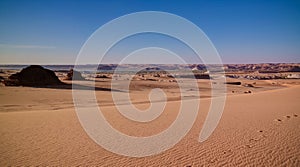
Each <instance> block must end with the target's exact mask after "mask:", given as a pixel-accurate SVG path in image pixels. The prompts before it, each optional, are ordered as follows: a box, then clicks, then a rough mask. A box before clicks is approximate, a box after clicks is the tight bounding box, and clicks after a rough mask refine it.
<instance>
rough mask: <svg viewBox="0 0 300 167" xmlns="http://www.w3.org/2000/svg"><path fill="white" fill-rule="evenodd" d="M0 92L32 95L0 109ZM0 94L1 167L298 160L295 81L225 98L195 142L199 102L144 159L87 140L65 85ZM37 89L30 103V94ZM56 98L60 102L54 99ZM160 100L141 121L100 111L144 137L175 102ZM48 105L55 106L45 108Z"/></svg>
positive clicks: (163, 122) (171, 115)
mask: <svg viewBox="0 0 300 167" xmlns="http://www.w3.org/2000/svg"><path fill="white" fill-rule="evenodd" d="M22 89H24V90H22ZM5 91H7V92H15V93H14V95H16V94H18V91H19V94H18V96H15V98H16V101H18V98H22V92H23V93H24V95H23V96H25V94H26V91H30V92H32V93H31V96H27V98H23V99H19V101H23V105H22V103H21V104H20V103H16V104H10V105H12V106H5V105H8V103H7V102H5V98H7V94H8V93H5ZM34 92H36V94H35V93H34ZM0 93H1V96H0V97H1V100H4V101H2V102H1V106H0V107H1V111H5V110H3V109H5V108H6V109H7V108H10V107H11V108H10V109H8V110H7V112H1V113H0V125H1V129H0V134H1V138H0V142H1V145H0V165H1V166H10V165H12V166H23V165H24V166H36V165H40V166H75V165H83V166H201V165H205V166H224V165H225V166H246V165H251V166H261V165H264V166H299V165H300V158H299V157H300V151H299V150H300V144H299V141H300V130H299V129H300V126H299V125H300V110H299V108H300V104H299V100H300V86H288V87H286V88H282V89H276V90H268V91H262V92H256V93H254V94H238V95H233V96H228V98H227V102H226V106H225V111H224V113H223V117H222V119H221V121H220V123H219V125H218V127H217V128H216V130H215V131H214V133H213V134H212V136H210V137H209V139H208V140H206V141H205V142H203V143H199V142H198V137H199V132H200V130H201V127H202V125H203V122H204V119H205V117H206V113H207V111H208V108H209V103H210V99H209V98H207V99H201V108H200V112H199V114H198V118H197V120H196V123H195V124H194V126H193V128H192V129H191V131H190V132H189V133H188V135H187V136H185V137H184V138H183V140H181V141H180V142H179V143H178V144H176V145H175V146H174V147H173V148H171V149H170V150H167V151H165V152H163V153H161V154H159V155H154V156H149V157H144V158H131V157H125V156H120V155H116V154H114V153H111V152H109V151H106V150H105V149H103V148H101V147H100V146H98V145H97V144H96V143H94V142H93V141H92V140H91V139H90V138H89V137H88V136H87V134H86V133H85V131H84V130H83V129H82V128H81V125H80V123H79V121H78V119H77V117H76V114H75V111H74V108H73V107H72V101H71V99H70V97H71V94H70V91H69V90H58V91H57V92H56V91H48V92H47V91H45V89H40V88H10V87H5V88H4V87H2V88H1V92H0ZM41 93H43V95H42V96H39V97H41V99H39V100H38V98H37V97H38V96H37V94H41ZM27 94H28V92H27ZM62 94H64V96H62ZM14 95H13V94H12V95H11V96H14ZM58 97H59V98H61V100H59V101H57V100H56V98H58ZM8 99H9V98H8ZM51 99H53V101H51ZM43 100H47V101H43ZM41 104H43V105H41ZM44 104H49V106H47V105H44ZM168 104H170V105H168V106H167V107H166V110H165V112H164V113H163V114H162V115H161V116H160V117H159V118H158V119H157V120H155V121H153V122H151V123H149V124H138V123H136V122H133V121H130V120H127V119H125V118H123V117H122V116H121V114H120V113H118V112H117V111H116V109H115V108H114V107H109V106H108V107H102V108H103V110H104V111H103V113H104V115H105V116H106V117H107V119H108V120H109V122H110V123H112V126H114V127H115V128H116V129H118V130H120V131H122V132H124V133H127V134H129V135H135V136H147V135H153V134H156V133H159V132H160V131H162V130H163V129H165V128H167V127H168V126H169V125H170V124H171V123H172V121H173V120H174V119H175V117H176V115H177V113H178V111H177V110H178V108H177V107H178V106H179V102H177V101H173V102H172V101H171V102H168ZM18 105H19V106H18ZM24 105H27V108H24V107H23V106H24ZM28 105H32V106H31V107H30V106H28ZM34 105H36V106H34ZM143 105H146V104H137V107H141V108H144V107H145V106H143ZM37 106H40V107H37ZM41 106H42V107H41ZM53 106H56V107H57V106H59V107H58V108H56V110H52V109H51V108H52V107H53ZM22 107H23V108H22ZM35 107H37V108H35ZM32 108H33V109H32ZM15 109H17V110H15ZM13 110H15V111H14V112H12V111H13ZM144 128H147V131H145V129H144Z"/></svg>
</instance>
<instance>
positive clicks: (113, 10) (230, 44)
mask: <svg viewBox="0 0 300 167" xmlns="http://www.w3.org/2000/svg"><path fill="white" fill-rule="evenodd" d="M148 10H151V11H164V12H169V13H173V14H176V15H179V16H181V17H184V18H186V19H188V20H190V21H191V22H193V23H195V24H196V25H197V26H199V27H200V28H201V29H202V30H203V31H204V32H205V33H206V34H207V36H208V37H209V38H210V40H211V41H212V42H213V44H214V45H215V47H216V48H217V50H218V52H219V54H220V56H221V58H222V60H223V62H224V63H263V62H295V63H300V1H296V0H282V1H276V0H249V1H247V0H237V1H230V0H229V1H223V0H218V1H213V0H205V1H200V0H195V1H184V0H182V1H176V0H173V1H167V0H160V1H158V0H149V1H145V0H124V1H104V0H103V1H99V2H94V1H90V2H89V1H71V0H69V1H60V0H57V1H56V0H49V1H47V0H31V1H25V0H24V1H22V0H1V1H0V63H1V64H73V63H74V61H75V59H76V56H77V54H78V52H79V50H80V48H81V46H82V45H83V44H84V42H85V41H86V40H87V39H88V38H89V36H90V35H91V34H92V33H93V32H94V31H95V30H97V29H98V28H99V27H100V26H101V25H103V24H105V23H106V22H108V21H110V20H112V19H115V18H117V17H120V16H122V15H125V14H129V13H132V12H138V11H148ZM157 40H158V41H160V43H161V46H164V45H166V43H168V45H174V46H177V45H178V43H176V42H169V41H168V39H167V38H166V37H157V36H155V35H153V36H152V37H150V36H147V35H146V36H144V38H141V37H139V36H137V37H136V38H132V39H128V41H127V42H124V44H123V45H124V46H125V47H124V46H123V48H130V47H132V46H135V45H137V44H140V43H141V41H144V42H142V46H145V47H146V46H148V45H149V47H151V46H152V44H153V43H155V42H153V41H157ZM145 41H148V42H145ZM149 41H150V42H149ZM151 41H152V43H151ZM164 41H165V42H164ZM147 44H148V45H147ZM174 46H173V47H174ZM116 48H118V46H116ZM119 48H122V47H119ZM171 48H172V47H171ZM175 48H177V49H178V48H181V47H175ZM183 49H184V48H183ZM120 50H122V49H120ZM120 50H119V51H114V52H113V53H111V54H109V58H107V60H108V62H109V61H111V62H113V61H114V56H117V54H121V53H123V52H122V51H120ZM183 54H188V52H184V53H183ZM90 63H93V62H90Z"/></svg>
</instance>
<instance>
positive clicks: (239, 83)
mask: <svg viewBox="0 0 300 167" xmlns="http://www.w3.org/2000/svg"><path fill="white" fill-rule="evenodd" d="M225 84H229V85H241V84H242V83H241V82H225Z"/></svg>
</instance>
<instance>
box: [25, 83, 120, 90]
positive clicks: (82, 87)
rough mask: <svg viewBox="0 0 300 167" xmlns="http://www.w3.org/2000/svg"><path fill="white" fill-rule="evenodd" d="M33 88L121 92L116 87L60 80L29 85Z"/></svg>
mask: <svg viewBox="0 0 300 167" xmlns="http://www.w3.org/2000/svg"><path fill="white" fill-rule="evenodd" d="M30 87H33V88H50V89H69V90H70V89H75V90H95V91H115V92H123V91H121V90H117V89H110V88H101V87H93V86H86V85H80V84H73V85H72V84H67V83H64V82H62V83H61V84H59V85H45V86H30Z"/></svg>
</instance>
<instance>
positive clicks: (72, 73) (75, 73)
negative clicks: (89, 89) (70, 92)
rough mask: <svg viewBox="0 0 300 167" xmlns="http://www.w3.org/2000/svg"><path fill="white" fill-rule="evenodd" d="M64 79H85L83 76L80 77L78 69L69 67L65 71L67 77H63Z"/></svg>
mask: <svg viewBox="0 0 300 167" xmlns="http://www.w3.org/2000/svg"><path fill="white" fill-rule="evenodd" d="M65 80H85V78H83V77H82V75H81V73H80V72H79V71H76V70H73V69H71V70H70V71H69V72H68V73H67V77H66V78H65Z"/></svg>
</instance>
